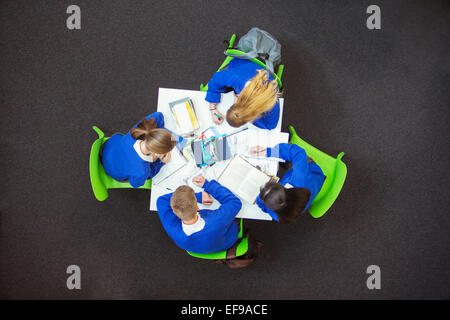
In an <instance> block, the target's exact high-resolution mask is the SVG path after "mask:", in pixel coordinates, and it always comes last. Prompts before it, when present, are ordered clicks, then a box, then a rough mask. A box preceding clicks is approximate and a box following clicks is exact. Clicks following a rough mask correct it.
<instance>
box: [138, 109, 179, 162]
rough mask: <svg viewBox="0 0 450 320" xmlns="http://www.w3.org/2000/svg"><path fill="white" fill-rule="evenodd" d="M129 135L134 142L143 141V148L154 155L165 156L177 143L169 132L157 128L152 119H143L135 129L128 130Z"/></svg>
mask: <svg viewBox="0 0 450 320" xmlns="http://www.w3.org/2000/svg"><path fill="white" fill-rule="evenodd" d="M130 134H131V136H132V137H133V138H134V139H136V140H137V139H140V140H143V141H144V143H145V147H146V148H147V149H148V150H150V152H151V153H155V154H166V153H168V152H169V151H171V150H172V149H173V147H174V146H175V144H176V143H177V142H176V139H175V137H174V136H173V134H172V133H171V132H170V131H169V130H166V129H161V128H158V127H157V124H156V123H155V120H154V119H153V118H150V119H143V120H142V121H141V122H139V124H138V125H137V127H135V128H133V129H131V130H130Z"/></svg>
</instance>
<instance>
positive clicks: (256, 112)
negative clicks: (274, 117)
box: [227, 70, 279, 127]
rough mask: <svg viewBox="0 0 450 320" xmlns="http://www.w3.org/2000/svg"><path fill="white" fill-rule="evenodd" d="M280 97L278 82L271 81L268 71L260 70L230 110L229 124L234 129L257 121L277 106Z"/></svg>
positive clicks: (228, 113) (228, 115) (228, 114)
mask: <svg viewBox="0 0 450 320" xmlns="http://www.w3.org/2000/svg"><path fill="white" fill-rule="evenodd" d="M278 95H279V93H278V84H277V81H276V80H273V81H269V74H268V73H267V71H265V70H258V73H257V74H256V76H254V77H253V78H252V79H251V80H250V82H249V83H248V85H247V86H245V88H244V89H243V90H242V91H241V93H240V94H239V97H238V99H237V100H236V102H235V103H234V105H232V106H231V108H230V109H228V112H227V122H228V123H229V124H230V125H231V126H232V127H240V126H242V125H244V124H246V123H247V122H250V121H253V120H255V119H256V118H258V117H259V116H260V115H261V114H262V113H263V112H266V111H269V110H270V109H272V108H273V107H274V106H275V103H276V102H277V99H278Z"/></svg>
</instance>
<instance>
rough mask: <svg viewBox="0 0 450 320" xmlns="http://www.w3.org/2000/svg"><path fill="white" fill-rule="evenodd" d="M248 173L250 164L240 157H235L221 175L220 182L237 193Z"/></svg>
mask: <svg viewBox="0 0 450 320" xmlns="http://www.w3.org/2000/svg"><path fill="white" fill-rule="evenodd" d="M238 159H239V160H238ZM248 173H249V164H248V163H246V162H245V161H243V160H242V159H240V158H239V157H236V158H233V159H232V160H231V162H230V163H229V165H228V166H227V167H226V168H225V171H224V172H223V173H222V175H221V176H220V178H219V183H220V184H221V185H223V186H224V187H226V188H228V189H229V190H230V191H231V192H233V193H235V192H236V191H237V190H238V189H239V187H240V185H241V183H242V181H243V180H244V179H245V177H246V176H247V174H248Z"/></svg>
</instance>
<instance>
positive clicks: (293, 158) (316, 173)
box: [250, 143, 325, 223]
mask: <svg viewBox="0 0 450 320" xmlns="http://www.w3.org/2000/svg"><path fill="white" fill-rule="evenodd" d="M250 154H251V155H253V156H266V157H277V158H281V159H283V160H286V161H290V162H291V163H292V169H290V170H289V171H287V172H286V173H285V174H284V176H283V177H282V178H281V180H280V182H279V183H275V182H268V183H266V185H265V186H264V187H263V188H262V189H261V192H260V194H259V196H258V198H257V199H256V203H257V204H258V206H259V207H260V208H261V210H263V211H264V212H267V213H268V214H270V216H271V217H272V218H273V219H274V220H276V221H281V222H284V223H289V222H294V221H296V220H297V219H298V217H299V216H300V214H301V213H303V212H305V211H306V210H308V208H309V207H310V205H311V203H312V202H313V200H314V198H315V197H316V196H317V194H318V193H319V191H320V189H321V188H322V185H323V182H324V180H325V176H324V174H323V172H322V169H320V167H319V166H318V165H317V164H315V163H313V162H312V160H310V159H309V158H308V157H307V155H306V152H305V150H304V149H303V148H301V147H299V146H298V145H295V144H289V143H280V144H278V145H276V146H275V147H274V148H262V147H260V146H256V147H252V148H251V149H250Z"/></svg>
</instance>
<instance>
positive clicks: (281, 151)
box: [266, 143, 308, 178]
mask: <svg viewBox="0 0 450 320" xmlns="http://www.w3.org/2000/svg"><path fill="white" fill-rule="evenodd" d="M266 156H267V157H276V158H281V159H283V160H286V161H290V162H292V170H293V174H292V176H293V178H294V176H296V175H297V174H300V175H306V174H307V173H308V156H307V155H306V152H305V149H303V148H301V147H299V146H298V145H296V144H291V143H280V144H277V145H276V146H275V147H273V148H267V152H266Z"/></svg>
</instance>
